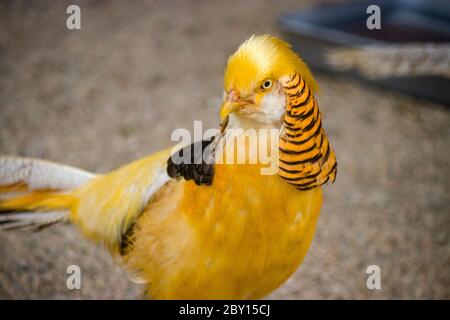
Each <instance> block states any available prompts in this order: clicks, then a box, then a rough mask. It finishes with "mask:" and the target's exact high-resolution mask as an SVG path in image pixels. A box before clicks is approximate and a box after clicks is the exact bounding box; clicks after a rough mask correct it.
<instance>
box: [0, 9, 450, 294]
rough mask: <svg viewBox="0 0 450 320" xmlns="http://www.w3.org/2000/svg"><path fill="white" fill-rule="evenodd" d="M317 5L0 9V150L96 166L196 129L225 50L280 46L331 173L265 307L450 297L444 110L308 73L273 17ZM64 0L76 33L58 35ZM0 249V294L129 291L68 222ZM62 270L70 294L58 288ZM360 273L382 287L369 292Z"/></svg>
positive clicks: (213, 105)
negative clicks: (302, 253) (308, 96)
mask: <svg viewBox="0 0 450 320" xmlns="http://www.w3.org/2000/svg"><path fill="white" fill-rule="evenodd" d="M334 2H335V1H334ZM341 2H343V1H341ZM373 2H374V3H377V1H373ZM318 3H320V4H321V5H322V8H327V7H329V6H330V4H331V3H332V1H326V2H321V1H313V0H310V1H307V0H302V1H300V0H295V1H294V0H293V1H290V0H288V1H269V0H264V1H256V0H254V1H253V0H239V1H220V2H219V1H206V0H192V1H186V0H180V1H156V0H155V1H143V0H138V1H79V0H77V1H57V2H56V1H50V0H48V1H45V0H38V1H4V0H3V1H0V154H10V155H20V156H27V157H37V158H45V159H49V160H53V161H57V162H61V163H65V164H69V165H73V166H76V167H80V168H84V169H87V170H91V171H95V172H100V173H101V172H107V171H109V170H111V169H114V168H116V167H118V166H120V165H123V164H126V163H128V162H130V161H132V160H135V159H137V158H140V157H143V156H145V155H148V154H150V153H152V152H154V151H157V150H159V149H161V148H165V147H167V146H169V145H171V142H170V134H171V132H172V131H173V130H174V129H176V128H180V127H182V128H188V129H192V128H193V121H194V120H203V121H204V127H217V125H218V108H219V102H220V99H221V95H222V77H223V71H224V68H225V64H226V61H227V58H228V55H229V54H231V53H232V52H233V51H235V50H236V49H237V47H238V45H239V44H240V43H242V42H243V41H244V40H245V39H247V38H248V37H249V36H251V35H252V34H263V33H272V34H275V35H278V36H281V37H283V38H285V39H291V40H292V41H293V42H294V43H295V47H296V49H298V51H299V52H300V54H302V51H305V53H307V54H306V56H305V60H306V62H307V63H310V64H311V65H312V67H313V68H312V70H313V73H314V75H315V77H316V80H317V81H318V83H319V85H320V87H321V92H320V94H319V95H318V100H319V105H320V107H321V110H322V112H323V114H324V126H325V128H326V130H327V133H328V135H329V138H330V140H331V143H332V146H333V148H334V149H335V151H336V155H337V158H338V164H339V166H338V176H337V180H336V182H335V183H334V185H331V186H327V187H325V192H324V207H323V210H322V213H321V217H320V220H319V223H318V226H317V232H316V236H315V239H314V241H313V244H312V246H311V249H310V251H309V253H308V255H307V256H306V258H305V261H304V263H303V264H302V266H301V267H300V269H299V270H298V271H297V273H296V274H295V275H294V276H293V277H292V278H291V279H290V280H289V281H288V282H287V283H286V284H284V285H283V286H282V287H281V288H280V289H278V290H277V291H275V292H274V293H273V294H272V295H270V296H269V297H268V298H272V299H343V298H346V299H353V298H355V299H381V298H388V299H391V298H393V299H405V298H413V299H417V298H443V299H449V298H450V242H449V241H450V238H449V230H450V212H449V211H450V209H449V208H450V197H449V193H450V180H449V178H450V161H449V159H450V129H449V124H450V109H449V105H448V104H445V103H442V102H433V101H442V99H439V96H438V97H437V99H434V100H430V99H424V98H420V97H417V96H414V95H410V94H408V93H402V92H398V91H396V90H393V89H392V88H390V89H389V88H386V87H383V86H380V85H378V84H376V83H372V82H368V81H365V80H363V79H361V78H357V77H354V76H352V75H349V74H342V73H338V72H332V71H330V70H328V71H325V72H324V71H323V70H320V69H321V68H320V66H319V68H316V63H315V62H314V61H309V60H308V57H310V58H309V59H311V52H312V53H314V52H315V51H314V50H316V49H317V47H314V45H317V44H314V43H311V42H308V41H306V38H305V42H302V37H301V36H300V37H293V36H292V34H291V33H289V34H288V33H287V32H286V30H285V27H286V26H284V27H281V26H280V23H279V22H280V16H282V15H286V14H292V13H294V12H296V11H298V10H302V9H306V8H310V7H312V6H314V5H317V4H318ZM70 4H77V5H79V6H80V8H81V26H82V29H81V30H73V31H70V30H68V29H67V28H66V25H65V23H66V18H67V14H66V8H67V6H68V5H70ZM320 10H321V9H319V12H320ZM360 15H361V17H363V18H362V19H361V25H360V28H361V30H365V28H366V25H365V19H366V18H367V16H368V15H367V14H366V13H365V11H363V12H360ZM336 17H338V14H337V11H336ZM381 18H382V19H383V13H382V15H381ZM336 19H337V18H336ZM330 21H332V20H330ZM357 26H358V25H357ZM382 26H383V20H382ZM353 28H356V30H359V29H358V27H353ZM388 33H389V32H388ZM411 37H412V39H411ZM410 40H412V41H413V40H414V33H412V35H411V34H410ZM315 48H316V49H315ZM317 50H319V49H317ZM381 82H383V81H381ZM382 84H383V83H382ZM441 84H442V82H441ZM448 89H449V88H448V87H447V88H446V90H444V91H448ZM412 91H414V90H412ZM444 91H442V92H444ZM403 92H404V91H403ZM441 97H442V94H441ZM0 243H1V245H0V298H1V299H18V298H19V299H30V298H32V299H79V298H82V299H139V298H141V293H142V289H143V288H142V287H141V286H139V285H136V284H134V283H132V282H131V281H130V280H128V278H127V275H126V273H125V272H124V271H122V270H121V269H120V267H118V266H117V265H116V264H115V263H114V261H113V260H112V259H111V258H110V257H109V255H108V254H107V253H106V252H105V251H103V250H102V249H101V248H98V247H96V246H95V245H93V244H92V243H90V242H89V241H87V240H85V239H84V238H82V237H81V236H80V234H79V233H78V231H77V230H76V229H75V228H74V227H73V226H70V225H64V226H57V227H53V228H49V229H46V230H43V231H41V233H40V234H37V233H32V232H27V231H14V232H9V233H2V234H0ZM72 264H76V265H79V266H80V267H81V270H82V289H81V290H74V291H70V290H68V289H67V288H66V279H67V276H68V275H67V274H66V268H67V267H68V266H69V265H72ZM369 265H378V266H380V268H381V286H382V288H381V290H369V289H368V288H367V287H366V279H367V277H368V275H367V274H366V268H367V267H368V266H369Z"/></svg>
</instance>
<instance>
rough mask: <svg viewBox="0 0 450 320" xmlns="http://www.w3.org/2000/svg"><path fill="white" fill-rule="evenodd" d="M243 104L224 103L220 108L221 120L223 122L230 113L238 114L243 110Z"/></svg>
mask: <svg viewBox="0 0 450 320" xmlns="http://www.w3.org/2000/svg"><path fill="white" fill-rule="evenodd" d="M241 106H242V105H241V104H240V103H239V102H237V101H236V102H235V101H228V100H226V101H224V102H223V103H222V107H221V108H220V119H221V120H223V119H225V118H226V117H228V116H229V115H230V113H233V112H236V111H238V110H239V109H240V108H241Z"/></svg>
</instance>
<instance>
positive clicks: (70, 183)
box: [0, 157, 95, 191]
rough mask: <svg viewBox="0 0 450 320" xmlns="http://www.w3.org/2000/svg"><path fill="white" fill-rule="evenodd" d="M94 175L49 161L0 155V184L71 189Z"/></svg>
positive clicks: (31, 187)
mask: <svg viewBox="0 0 450 320" xmlns="http://www.w3.org/2000/svg"><path fill="white" fill-rule="evenodd" d="M94 177H95V174H93V173H90V172H87V171H83V170H80V169H77V168H74V167H70V166H65V165H61V164H57V163H53V162H49V161H44V160H38V159H30V158H20V157H0V186H8V185H15V184H24V185H26V186H27V189H28V190H29V191H32V190H40V189H53V190H72V189H74V188H76V187H79V186H80V185H82V184H85V183H86V182H88V181H89V180H91V179H92V178H94Z"/></svg>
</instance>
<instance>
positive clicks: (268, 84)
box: [261, 79, 272, 90]
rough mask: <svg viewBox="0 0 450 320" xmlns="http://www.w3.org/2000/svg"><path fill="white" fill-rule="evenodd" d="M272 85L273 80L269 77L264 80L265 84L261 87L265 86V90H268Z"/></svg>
mask: <svg viewBox="0 0 450 320" xmlns="http://www.w3.org/2000/svg"><path fill="white" fill-rule="evenodd" d="M271 86H272V80H269V79H267V80H265V81H264V82H263V84H262V85H261V88H263V89H264V90H267V89H269V88H270V87H271Z"/></svg>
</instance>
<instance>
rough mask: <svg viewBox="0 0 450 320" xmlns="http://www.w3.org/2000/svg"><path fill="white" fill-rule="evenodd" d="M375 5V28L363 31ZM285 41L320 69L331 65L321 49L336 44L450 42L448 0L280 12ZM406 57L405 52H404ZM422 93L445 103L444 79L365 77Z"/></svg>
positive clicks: (392, 0) (448, 95) (448, 99)
mask: <svg viewBox="0 0 450 320" xmlns="http://www.w3.org/2000/svg"><path fill="white" fill-rule="evenodd" d="M374 4H375V5H378V6H379V7H380V9H381V29H380V30H377V29H374V30H369V29H368V28H367V27H366V20H367V18H368V17H369V16H370V15H369V14H367V13H366V10H367V7H368V6H370V5H374ZM280 25H281V27H282V29H283V30H284V31H285V32H286V33H287V34H288V37H289V41H290V42H291V43H292V44H293V45H294V47H295V48H296V49H298V50H299V51H300V52H301V54H302V57H303V58H304V59H305V61H306V62H307V63H308V64H309V65H310V66H311V67H312V68H316V69H321V70H332V71H333V72H336V71H337V70H336V69H335V68H333V67H332V66H330V64H328V63H327V58H326V56H327V54H328V53H329V52H331V51H333V50H336V49H338V48H353V47H361V46H364V47H365V46H377V47H382V46H386V45H399V44H405V45H408V44H409V43H415V44H417V45H420V44H421V43H422V44H425V43H440V44H444V43H450V1H442V0H434V1H432V0H385V1H374V0H369V1H357V2H348V3H343V4H336V5H329V4H327V5H321V6H316V7H313V8H311V9H307V10H301V11H298V12H296V13H293V14H289V15H284V16H282V17H281V19H280ZM404 58H405V59H408V57H406V56H405V57H404ZM346 73H350V74H353V75H355V76H357V77H359V78H360V79H365V80H367V81H370V82H372V83H376V84H380V85H383V86H385V87H389V88H393V89H397V90H400V91H403V92H407V93H410V94H413V95H416V96H420V97H423V98H428V99H432V100H437V101H440V102H443V103H446V104H450V90H449V88H450V79H448V78H445V77H440V76H428V75H427V76H423V75H420V76H411V75H408V76H400V77H399V76H392V77H389V78H386V79H382V80H380V79H377V80H369V79H367V78H366V77H363V76H361V75H359V74H357V73H355V72H346Z"/></svg>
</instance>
